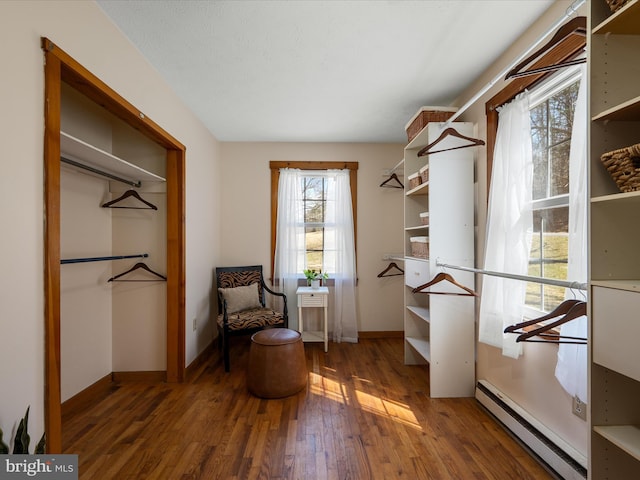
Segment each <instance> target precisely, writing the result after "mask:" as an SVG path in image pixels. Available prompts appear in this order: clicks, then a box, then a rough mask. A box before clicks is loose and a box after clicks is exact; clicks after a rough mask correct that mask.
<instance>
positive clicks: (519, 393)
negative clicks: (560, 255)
mask: <svg viewBox="0 0 640 480" xmlns="http://www.w3.org/2000/svg"><path fill="white" fill-rule="evenodd" d="M572 3H573V2H572V1H569V0H560V1H558V2H556V3H555V4H554V5H553V6H552V7H551V8H550V9H549V10H548V11H547V12H546V13H545V14H544V15H543V16H542V17H541V18H540V19H539V20H538V21H537V22H536V23H535V24H534V25H533V26H532V28H531V29H529V30H528V31H527V32H526V34H525V35H523V36H522V37H521V38H520V39H519V40H518V42H516V43H514V44H513V45H512V46H511V47H510V48H509V49H508V50H507V51H506V52H505V53H504V54H503V55H502V56H501V57H500V58H499V59H498V60H497V61H496V63H494V65H493V66H492V67H491V68H490V69H488V70H487V71H486V72H485V73H484V74H483V75H482V76H481V77H480V78H479V80H478V81H477V82H476V83H475V84H474V85H472V87H470V88H469V89H468V91H467V92H465V93H464V94H463V95H462V96H461V97H460V98H459V99H458V100H457V101H456V105H458V106H460V105H463V104H464V103H466V102H467V101H468V99H470V98H471V97H472V96H473V95H474V94H475V93H476V92H478V91H479V90H480V88H481V87H483V86H484V85H486V84H487V83H488V82H489V81H490V80H493V79H494V77H495V76H496V75H497V74H498V73H500V72H501V71H502V70H503V69H505V68H506V67H507V66H508V65H509V64H510V63H511V62H512V61H513V60H514V59H515V58H516V57H518V56H520V55H521V54H522V53H523V52H525V51H526V50H527V49H529V47H530V46H531V44H532V43H533V42H535V41H536V40H538V38H539V37H540V36H541V35H542V34H544V33H545V32H546V31H547V30H548V29H549V28H550V27H551V25H553V24H554V23H555V22H556V21H557V20H558V19H560V18H561V16H562V15H563V14H564V13H565V12H566V11H567V9H568V7H569V6H570V5H571V4H572ZM581 14H582V15H586V12H585V11H584V7H583V12H581ZM545 41H546V40H545ZM505 85H506V83H505V82H502V81H498V82H497V83H496V84H495V85H494V86H493V87H492V88H491V90H490V91H489V92H488V93H487V94H486V95H484V96H483V97H482V98H481V99H479V100H478V101H477V102H476V103H475V104H474V105H473V106H472V107H471V108H470V109H469V110H467V112H466V113H465V114H463V115H462V116H461V120H465V121H471V122H475V123H476V124H477V128H478V138H483V139H486V115H485V102H486V101H487V100H489V99H490V98H491V97H492V96H493V95H495V94H496V93H497V92H499V91H500V90H501V89H502V88H503V87H504V86H505ZM486 178H487V158H486V150H485V149H484V148H480V149H478V157H477V163H476V179H477V186H478V203H477V219H476V225H477V226H478V235H477V242H476V259H477V260H476V263H477V265H478V266H479V267H480V268H481V267H482V266H483V263H484V247H485V235H486V232H485V225H486V218H487V208H486V207H487V181H486ZM585 261H586V259H585ZM481 284H482V276H481V275H479V276H478V277H477V285H478V286H480V285H481ZM478 288H480V287H478ZM585 348H586V347H585ZM557 352H558V349H557V346H552V345H549V344H537V343H526V344H525V345H524V355H523V356H521V357H520V358H519V359H518V360H513V359H510V358H507V357H504V356H502V353H501V352H500V351H498V350H497V349H496V348H493V347H489V346H487V345H485V344H482V343H479V344H478V351H477V355H478V358H477V378H478V379H479V380H488V381H489V382H491V383H492V384H493V385H495V386H496V387H498V388H499V389H500V390H502V391H503V392H504V393H505V394H507V395H508V396H509V397H511V398H512V399H513V400H515V401H516V402H517V403H518V404H519V405H520V406H522V407H523V408H524V409H525V410H526V411H528V412H529V413H530V414H532V415H533V416H534V417H536V418H537V419H538V420H540V421H541V422H543V423H544V424H545V425H547V426H548V427H549V428H550V429H551V430H553V431H554V432H555V433H556V434H558V435H559V436H560V437H561V438H563V439H564V440H565V441H567V442H568V443H569V444H570V445H572V446H573V447H574V448H575V449H576V450H578V451H579V452H580V453H581V454H583V455H584V456H585V457H586V456H587V448H588V445H587V444H588V435H589V431H588V428H587V423H586V422H585V421H583V420H581V419H579V418H578V417H577V416H575V415H573V414H572V413H571V406H572V404H571V402H572V399H571V397H570V396H569V395H568V394H567V393H566V392H565V391H564V390H563V389H562V387H561V386H560V384H559V382H558V381H557V380H556V378H555V375H554V371H555V365H556V361H557Z"/></svg>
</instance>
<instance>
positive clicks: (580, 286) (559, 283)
mask: <svg viewBox="0 0 640 480" xmlns="http://www.w3.org/2000/svg"><path fill="white" fill-rule="evenodd" d="M436 266H437V267H443V268H452V269H454V270H462V271H465V272H473V273H480V274H482V275H492V276H494V277H502V278H510V279H512V280H522V281H523V282H535V283H543V284H545V285H554V286H556V287H564V288H570V289H574V290H587V289H588V285H587V284H586V283H580V282H569V281H566V280H555V279H553V278H543V277H532V276H530V275H516V274H514V273H504V272H493V271H491V270H483V269H480V268H471V267H461V266H458V265H449V264H447V263H440V261H439V260H436Z"/></svg>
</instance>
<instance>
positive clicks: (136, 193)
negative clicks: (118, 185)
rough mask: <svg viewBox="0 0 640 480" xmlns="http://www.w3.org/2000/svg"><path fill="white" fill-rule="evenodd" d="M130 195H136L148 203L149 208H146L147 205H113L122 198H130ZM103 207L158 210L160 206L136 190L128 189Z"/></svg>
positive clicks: (135, 196)
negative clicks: (147, 199)
mask: <svg viewBox="0 0 640 480" xmlns="http://www.w3.org/2000/svg"><path fill="white" fill-rule="evenodd" d="M129 197H134V198H136V199H138V200H140V201H141V202H142V203H144V204H145V205H147V206H148V207H149V208H145V207H114V206H112V205H114V204H116V203H118V202H121V201H122V200H124V199H126V198H129ZM102 208H133V209H142V210H158V207H156V206H155V205H154V204H153V203H150V202H147V201H146V200H145V199H144V198H142V197H141V196H140V195H139V194H138V192H136V191H135V190H127V191H126V192H124V193H123V194H122V195H121V196H119V197H118V198H116V199H115V200H111V201H110V202H107V203H104V204H103V205H102Z"/></svg>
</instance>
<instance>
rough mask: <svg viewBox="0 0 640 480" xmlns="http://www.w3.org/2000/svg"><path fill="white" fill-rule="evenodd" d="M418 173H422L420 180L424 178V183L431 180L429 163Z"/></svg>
mask: <svg viewBox="0 0 640 480" xmlns="http://www.w3.org/2000/svg"><path fill="white" fill-rule="evenodd" d="M418 173H420V180H422V183H428V182H429V165H425V166H424V167H422V168H421V169H420V170H419V172H418Z"/></svg>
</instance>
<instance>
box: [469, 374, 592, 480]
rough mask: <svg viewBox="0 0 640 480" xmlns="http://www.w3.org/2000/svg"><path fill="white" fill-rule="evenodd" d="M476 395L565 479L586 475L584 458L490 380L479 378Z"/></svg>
mask: <svg viewBox="0 0 640 480" xmlns="http://www.w3.org/2000/svg"><path fill="white" fill-rule="evenodd" d="M476 399H477V400H478V402H480V403H481V404H482V406H484V407H485V408H486V409H487V410H488V411H489V412H490V413H491V414H492V415H493V416H494V417H495V418H496V419H497V420H498V421H499V422H500V423H501V424H502V425H503V426H504V427H505V428H506V429H508V430H509V431H510V432H511V433H512V434H513V435H514V436H515V437H516V438H517V439H518V440H519V441H520V442H521V443H522V444H523V445H524V446H525V447H527V448H528V449H529V450H530V451H531V452H532V453H533V454H534V455H535V457H537V458H538V459H539V460H541V461H542V462H543V463H544V464H545V465H546V466H547V468H549V469H551V470H552V471H553V472H554V473H555V474H556V475H558V476H559V477H560V478H563V479H565V480H580V479H584V478H587V468H586V465H587V459H586V458H584V456H583V455H581V454H580V453H579V452H578V451H576V450H575V449H574V448H573V447H571V446H570V445H569V444H568V443H566V442H565V441H564V440H562V439H561V438H560V437H558V436H557V435H556V434H554V433H553V432H552V431H551V430H549V429H548V428H547V427H546V426H544V425H543V424H542V423H541V422H539V421H538V420H536V419H535V418H534V417H532V416H531V415H530V414H529V413H527V412H526V411H525V410H524V409H522V408H521V407H520V406H519V405H518V404H517V403H515V402H514V401H513V400H511V399H510V398H509V397H507V396H506V395H505V394H504V393H502V392H500V390H498V389H497V388H496V387H495V386H493V385H492V384H491V383H489V382H487V381H485V380H480V381H479V382H478V383H477V385H476Z"/></svg>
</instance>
